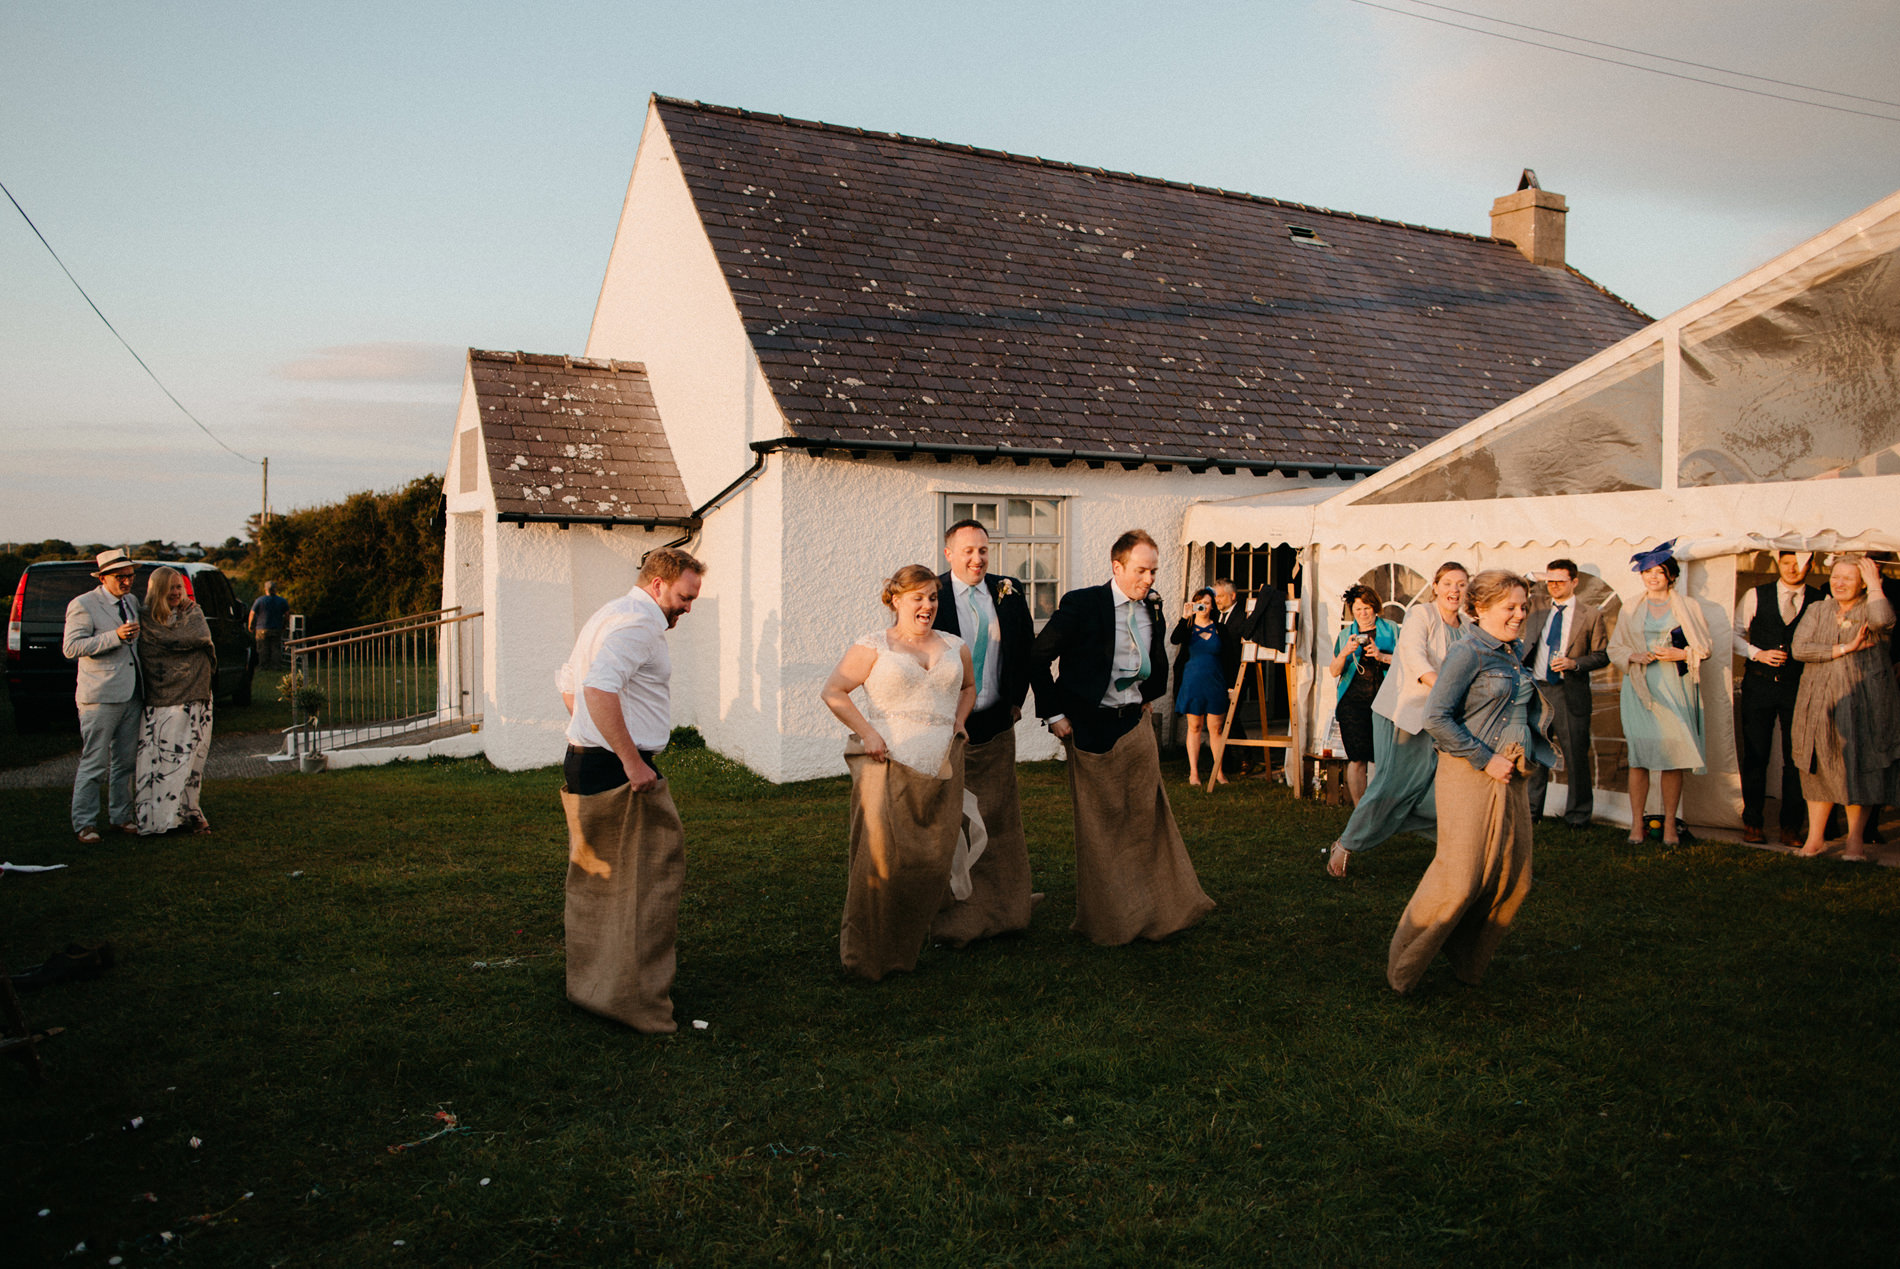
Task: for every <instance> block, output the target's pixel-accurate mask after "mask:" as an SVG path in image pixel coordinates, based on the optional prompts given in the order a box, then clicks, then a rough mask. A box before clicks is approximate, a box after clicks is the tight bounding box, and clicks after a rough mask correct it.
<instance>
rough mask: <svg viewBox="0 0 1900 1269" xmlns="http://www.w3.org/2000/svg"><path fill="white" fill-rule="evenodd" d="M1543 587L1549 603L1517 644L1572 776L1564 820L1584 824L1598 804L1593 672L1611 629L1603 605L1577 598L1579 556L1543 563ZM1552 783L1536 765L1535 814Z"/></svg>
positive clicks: (1603, 659) (1605, 660)
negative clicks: (1592, 745) (1592, 746)
mask: <svg viewBox="0 0 1900 1269" xmlns="http://www.w3.org/2000/svg"><path fill="white" fill-rule="evenodd" d="M1544 588H1545V589H1546V590H1548V591H1549V592H1550V607H1548V608H1539V609H1537V610H1535V611H1534V612H1532V613H1531V615H1530V617H1529V618H1528V619H1527V620H1526V621H1525V622H1524V631H1523V633H1522V634H1521V635H1520V636H1519V642H1518V647H1519V649H1520V650H1521V651H1522V654H1523V658H1524V664H1525V665H1526V666H1527V667H1529V669H1530V672H1531V677H1532V678H1533V679H1534V680H1536V683H1537V694H1538V695H1539V696H1541V697H1543V699H1544V709H1545V712H1546V713H1547V715H1548V716H1549V718H1550V722H1551V727H1550V730H1551V735H1552V737H1553V738H1554V739H1555V740H1556V742H1557V748H1558V750H1559V751H1560V752H1561V753H1562V754H1563V756H1564V771H1565V778H1566V779H1567V780H1568V781H1569V782H1570V783H1569V795H1568V796H1567V797H1566V798H1565V800H1564V822H1565V823H1566V824H1569V825H1570V826H1571V827H1572V828H1583V827H1585V826H1587V825H1588V824H1589V823H1590V816H1591V813H1592V811H1593V810H1594V809H1595V806H1596V795H1595V787H1594V786H1595V784H1596V775H1595V772H1594V770H1593V769H1592V766H1591V763H1590V711H1591V708H1592V706H1591V700H1590V676H1591V675H1592V674H1593V673H1595V672H1596V671H1598V670H1600V669H1602V668H1603V667H1604V666H1606V665H1608V664H1609V663H1610V654H1609V651H1608V649H1609V646H1610V634H1609V628H1608V627H1607V626H1606V625H1605V624H1604V622H1603V610H1602V609H1600V608H1598V607H1597V606H1596V605H1595V604H1589V603H1585V602H1584V601H1583V600H1581V599H1579V598H1577V563H1576V561H1575V560H1567V559H1565V560H1552V561H1551V562H1550V563H1549V565H1547V566H1546V567H1545V569H1544ZM1549 784H1550V771H1549V769H1548V768H1546V767H1542V766H1539V767H1536V768H1534V769H1533V770H1532V772H1531V775H1530V796H1531V815H1532V817H1533V818H1535V817H1539V816H1542V815H1543V813H1544V794H1545V790H1546V789H1547V788H1548V787H1549Z"/></svg>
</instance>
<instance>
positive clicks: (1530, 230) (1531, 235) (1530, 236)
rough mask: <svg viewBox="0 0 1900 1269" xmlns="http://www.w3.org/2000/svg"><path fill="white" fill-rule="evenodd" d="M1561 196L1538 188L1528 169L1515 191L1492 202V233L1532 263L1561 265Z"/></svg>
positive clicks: (1535, 176)
mask: <svg viewBox="0 0 1900 1269" xmlns="http://www.w3.org/2000/svg"><path fill="white" fill-rule="evenodd" d="M1564 214H1565V209H1564V196H1563V195H1562V194H1553V193H1551V192H1550V191H1549V190H1545V189H1540V188H1539V187H1538V184H1537V173H1535V172H1533V171H1531V169H1529V168H1525V169H1524V175H1523V177H1522V178H1520V179H1519V180H1518V183H1517V192H1516V193H1515V194H1506V195H1505V196H1504V197H1503V198H1500V199H1498V200H1497V201H1495V202H1493V203H1492V204H1491V236H1492V237H1493V238H1502V239H1504V240H1505V241H1506V242H1509V243H1511V244H1513V245H1514V246H1516V247H1517V249H1518V251H1519V252H1520V253H1522V254H1523V256H1524V258H1525V259H1526V260H1529V261H1530V262H1531V263H1532V264H1543V265H1555V266H1557V267H1559V268H1561V267H1563V262H1564Z"/></svg>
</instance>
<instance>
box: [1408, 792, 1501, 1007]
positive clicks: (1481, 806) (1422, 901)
mask: <svg viewBox="0 0 1900 1269" xmlns="http://www.w3.org/2000/svg"><path fill="white" fill-rule="evenodd" d="M1437 799H1438V853H1437V854H1435V855H1433V856H1432V862H1431V866H1430V867H1429V868H1427V869H1426V870H1425V875H1424V876H1423V877H1421V878H1420V879H1419V883H1418V889H1417V891H1415V892H1414V893H1413V895H1412V901H1411V902H1410V903H1408V904H1406V905H1405V912H1404V914H1403V915H1402V916H1400V917H1399V928H1398V929H1397V930H1396V931H1394V932H1393V935H1392V949H1391V952H1390V953H1389V955H1388V956H1387V958H1386V970H1385V977H1386V981H1387V982H1389V983H1391V984H1392V989H1393V990H1394V991H1400V992H1403V991H1410V990H1411V989H1412V988H1413V987H1414V986H1415V985H1417V983H1418V980H1419V979H1420V978H1421V977H1423V976H1424V974H1425V970H1426V969H1427V967H1429V966H1430V965H1431V963H1432V958H1433V957H1435V956H1437V955H1438V950H1439V949H1440V948H1441V947H1442V948H1443V949H1444V950H1445V955H1446V957H1447V958H1449V959H1450V961H1451V971H1452V973H1454V974H1456V975H1457V976H1458V979H1459V981H1460V982H1465V983H1470V984H1472V985H1473V986H1476V985H1477V984H1478V983H1479V982H1480V981H1482V980H1483V978H1484V971H1485V969H1486V968H1487V967H1488V966H1489V965H1490V964H1491V957H1492V956H1493V955H1494V954H1496V952H1497V950H1498V944H1499V943H1501V942H1503V941H1504V932H1505V931H1506V930H1507V929H1509V928H1510V925H1511V919H1512V918H1513V917H1515V916H1516V915H1517V910H1518V909H1519V908H1520V907H1522V906H1523V904H1524V899H1525V897H1526V896H1528V895H1529V894H1530V892H1531V798H1530V786H1529V784H1528V782H1527V781H1526V780H1525V779H1524V776H1523V775H1522V773H1521V772H1518V773H1514V774H1513V775H1512V776H1511V782H1510V783H1509V784H1499V783H1498V782H1497V781H1496V780H1493V779H1492V778H1491V777H1490V776H1488V775H1486V774H1485V773H1484V772H1482V771H1480V770H1478V769H1477V768H1476V767H1474V766H1472V765H1471V764H1470V763H1469V762H1467V761H1466V760H1465V759H1463V758H1454V757H1452V756H1451V755H1450V754H1440V755H1439V756H1438V782H1437Z"/></svg>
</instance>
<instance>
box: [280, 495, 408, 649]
mask: <svg viewBox="0 0 1900 1269" xmlns="http://www.w3.org/2000/svg"><path fill="white" fill-rule="evenodd" d="M441 505H442V478H441V477H440V476H423V477H420V478H418V479H416V480H412V481H410V482H409V483H408V484H407V485H404V486H403V487H402V488H401V489H395V490H388V491H385V492H381V493H367V492H366V493H357V494H351V495H350V496H349V497H347V498H345V499H344V500H343V501H342V502H338V503H331V504H329V505H327V506H321V507H307V508H304V509H302V510H298V511H293V512H291V513H290V514H288V515H273V516H271V517H270V519H269V520H268V521H265V522H262V523H260V524H259V525H258V527H257V529H256V542H257V547H256V550H255V551H254V552H253V553H252V556H251V560H250V568H249V572H250V576H251V578H252V580H253V581H255V582H257V583H258V584H259V585H260V586H261V585H262V583H263V582H264V580H265V579H266V578H269V579H272V580H274V581H276V583H277V593H278V594H280V595H282V596H284V597H285V598H286V599H288V600H289V601H290V606H291V609H292V611H294V612H300V613H302V614H303V615H304V619H305V625H306V632H307V633H309V634H321V633H325V632H328V631H334V630H344V629H348V628H349V627H351V626H363V625H368V624H370V623H371V622H377V621H387V620H390V619H391V618H395V617H401V616H404V615H406V614H408V613H415V612H430V611H433V610H435V609H437V608H440V607H441V606H442V532H443V524H442V517H441V514H440V508H441Z"/></svg>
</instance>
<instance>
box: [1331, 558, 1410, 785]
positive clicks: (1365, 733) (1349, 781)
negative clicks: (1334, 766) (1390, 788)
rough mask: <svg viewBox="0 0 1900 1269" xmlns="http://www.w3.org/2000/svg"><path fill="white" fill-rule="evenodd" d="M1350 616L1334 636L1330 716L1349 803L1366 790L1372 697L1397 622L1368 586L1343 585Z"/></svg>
mask: <svg viewBox="0 0 1900 1269" xmlns="http://www.w3.org/2000/svg"><path fill="white" fill-rule="evenodd" d="M1345 604H1346V611H1347V612H1349V613H1351V614H1352V619H1351V620H1350V621H1348V622H1347V623H1346V628H1345V629H1343V630H1341V631H1340V632H1339V637H1338V638H1336V639H1334V640H1333V664H1332V673H1333V677H1334V678H1336V679H1338V680H1339V699H1338V702H1337V703H1336V704H1335V705H1334V707H1333V717H1334V718H1337V719H1338V720H1339V738H1340V740H1342V741H1344V742H1345V745H1346V790H1347V792H1349V793H1351V794H1352V800H1353V803H1354V805H1357V804H1358V802H1359V799H1360V798H1362V797H1364V796H1365V793H1366V767H1367V764H1368V763H1370V762H1371V761H1372V760H1373V745H1372V698H1373V697H1375V696H1377V695H1378V694H1379V688H1380V687H1381V686H1383V685H1384V683H1385V672H1386V669H1387V667H1389V666H1390V665H1391V664H1392V654H1393V653H1394V652H1395V651H1396V650H1397V649H1398V646H1399V630H1398V627H1397V626H1395V625H1393V624H1392V623H1391V622H1389V621H1387V620H1386V619H1385V618H1384V617H1381V616H1380V615H1379V606H1380V601H1379V593H1378V592H1377V591H1375V590H1373V589H1372V587H1370V586H1353V587H1351V588H1349V589H1348V590H1347V591H1346V595H1345Z"/></svg>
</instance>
